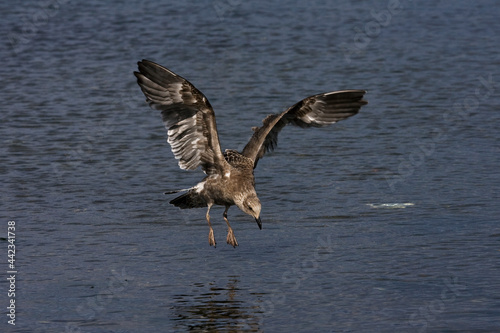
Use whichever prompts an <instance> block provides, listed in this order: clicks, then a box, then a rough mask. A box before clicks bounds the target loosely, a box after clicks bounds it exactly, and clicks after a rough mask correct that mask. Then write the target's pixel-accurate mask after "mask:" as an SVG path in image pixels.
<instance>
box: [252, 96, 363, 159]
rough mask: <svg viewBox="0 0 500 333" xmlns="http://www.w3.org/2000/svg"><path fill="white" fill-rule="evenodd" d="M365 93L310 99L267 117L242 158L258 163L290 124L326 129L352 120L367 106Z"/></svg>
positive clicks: (255, 131)
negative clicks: (350, 118)
mask: <svg viewBox="0 0 500 333" xmlns="http://www.w3.org/2000/svg"><path fill="white" fill-rule="evenodd" d="M365 93H366V91H364V90H343V91H334V92H329V93H324V94H318V95H314V96H310V97H307V98H305V99H303V100H302V101H300V102H298V103H297V104H295V105H294V106H292V107H291V108H289V109H288V110H286V111H284V112H282V113H280V114H272V115H269V116H267V117H266V118H265V119H264V120H263V121H262V123H263V126H262V127H254V128H253V130H254V133H253V136H252V137H251V138H250V141H249V142H248V143H247V145H246V146H245V148H244V149H243V152H242V154H243V155H245V156H246V157H249V158H251V159H252V160H253V161H254V168H255V167H256V166H257V162H258V161H259V158H261V157H262V156H264V154H265V153H266V151H271V150H273V149H274V148H276V145H277V143H278V133H279V132H280V131H281V129H282V128H283V127H285V126H286V125H288V124H293V125H296V126H300V127H323V126H328V125H330V124H333V123H336V122H337V121H340V120H343V119H346V118H349V117H351V116H354V115H355V114H356V113H358V111H359V109H360V108H361V107H362V106H363V105H365V104H367V102H366V101H364V100H363V95H364V94H365Z"/></svg>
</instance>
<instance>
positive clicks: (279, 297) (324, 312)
mask: <svg viewBox="0 0 500 333" xmlns="http://www.w3.org/2000/svg"><path fill="white" fill-rule="evenodd" d="M0 8H1V12H2V14H3V15H2V22H1V23H0V24H1V31H2V36H3V38H2V48H1V49H0V55H1V58H2V67H1V68H2V69H1V70H0V71H1V73H2V74H1V75H2V76H1V77H2V87H1V89H0V97H1V100H2V112H1V113H0V117H1V122H0V131H1V138H2V144H1V146H0V150H1V154H2V155H1V156H2V163H1V164H0V175H1V183H2V186H1V188H0V191H1V192H0V193H1V221H2V222H1V226H0V228H1V230H2V231H1V233H2V234H3V235H4V236H6V235H7V227H8V221H15V222H16V241H15V245H16V261H15V264H16V266H15V268H16V269H17V274H16V285H15V287H16V295H15V301H16V321H15V323H16V325H15V326H12V325H10V324H8V322H7V321H8V320H9V318H8V317H7V316H6V314H7V310H6V307H7V306H8V304H9V301H10V300H11V299H12V297H8V296H7V292H8V289H9V284H8V283H7V280H6V278H7V277H8V274H7V273H6V272H7V270H8V262H7V260H8V258H7V248H8V244H9V243H8V240H7V238H6V237H4V238H2V239H1V240H0V245H1V247H2V252H1V253H4V255H3V256H2V257H3V259H2V260H3V264H2V267H3V268H2V273H1V275H2V277H1V278H0V281H1V283H0V288H1V291H0V293H1V294H2V297H1V298H0V300H1V304H0V306H1V307H2V308H3V309H4V310H3V313H4V315H2V319H1V323H0V325H1V327H2V329H1V330H2V331H6V330H9V331H16V332H185V331H194V332H216V331H218V332H245V331H248V332H291V331H298V332H494V331H500V282H499V281H500V227H499V222H500V221H499V216H500V209H499V208H498V207H499V205H498V203H499V199H500V195H499V190H500V172H499V170H500V169H499V164H500V163H499V162H500V160H499V156H500V154H499V153H500V125H499V123H500V122H499V121H500V112H499V111H500V84H499V82H500V71H499V68H500V53H499V52H498V46H499V45H500V37H499V34H498V31H500V23H499V21H498V17H499V16H500V9H499V7H498V5H497V3H496V2H495V1H480V2H477V3H473V2H469V1H455V2H453V3H451V2H445V1H409V0H406V1H403V0H400V1H399V2H398V1H392V0H391V1H352V2H351V1H337V2H335V3H333V2H331V3H328V4H324V3H323V2H320V1H302V2H301V1H290V2H287V3H272V2H269V1H253V2H243V1H229V0H215V1H203V2H201V1H198V2H160V1H154V2H144V1H129V2H126V3H125V4H124V3H122V2H119V1H108V2H98V1H87V2H77V1H63V0H60V1H56V0H54V1H23V2H20V3H9V4H1V5H0ZM143 58H147V59H151V60H153V61H157V62H159V63H161V64H163V65H165V66H167V67H169V68H170V69H172V70H173V71H175V72H177V73H179V74H180V75H182V76H184V77H186V78H188V79H189V80H190V81H191V82H192V83H193V84H195V85H196V86H197V87H198V88H199V89H200V90H201V91H203V92H204V94H205V95H206V96H207V97H208V98H209V100H210V102H211V104H212V105H213V106H214V109H215V111H216V115H217V122H218V128H219V134H220V138H221V144H222V148H223V149H225V148H236V149H241V148H242V147H243V146H244V144H245V143H246V141H247V139H248V138H249V137H250V135H251V130H250V127H252V126H256V125H259V124H260V121H261V119H263V118H264V117H265V116H266V115H267V114H269V113H273V112H280V111H281V110H284V109H285V108H287V107H288V106H290V105H292V104H293V103H295V102H297V101H299V100H300V99H302V98H304V97H306V96H309V95H311V94H315V93H319V92H324V91H331V90H340V89H366V90H368V94H367V95H366V99H367V100H368V101H369V104H368V105H367V106H366V107H364V108H363V109H362V110H361V112H360V113H359V114H358V115H356V116H355V117H353V118H350V119H348V120H347V121H344V122H341V123H338V124H336V125H334V126H333V127H330V128H325V129H314V130H303V129H300V128H286V129H284V130H283V131H282V132H281V134H280V137H279V147H278V149H277V150H276V151H275V152H274V153H271V154H268V155H266V156H265V158H264V159H262V160H261V161H260V162H259V166H258V168H257V169H256V171H255V175H256V180H257V192H258V193H259V196H260V199H261V201H262V203H263V209H262V220H263V223H264V228H263V230H259V229H258V228H257V226H256V225H255V222H254V221H253V220H252V219H251V218H249V217H248V216H246V215H245V214H243V213H241V212H240V211H239V210H238V209H237V208H234V207H233V208H232V209H230V211H229V218H230V221H232V225H233V228H234V231H235V235H236V237H237V239H238V242H239V244H240V246H239V247H238V248H236V249H233V248H232V247H230V246H229V245H226V244H224V237H225V233H226V230H225V224H224V222H223V219H222V212H223V210H222V209H221V208H214V209H213V210H212V217H213V222H214V229H215V236H216V239H218V241H219V245H218V247H217V248H216V249H214V248H211V247H209V246H208V241H207V234H208V228H207V225H206V221H205V219H204V214H205V210H204V209H196V210H189V211H181V210H178V209H177V208H175V207H173V206H171V205H169V204H168V200H169V198H168V197H166V196H164V195H163V194H162V193H163V192H164V191H165V190H168V189H176V188H185V187H189V186H192V185H194V184H195V183H196V182H197V181H199V180H200V179H201V178H202V177H203V174H202V173H201V172H185V171H182V170H180V169H178V166H177V163H176V161H175V160H174V158H173V156H172V154H171V152H170V150H169V147H168V145H167V143H166V140H165V131H164V129H163V126H162V123H161V120H160V116H159V115H158V114H157V113H156V112H155V111H153V110H150V109H149V108H148V107H147V105H146V103H145V102H144V97H143V95H142V93H141V92H140V89H139V88H138V86H137V85H136V83H135V78H134V76H133V75H132V71H134V70H135V69H136V62H137V61H138V60H140V59H143Z"/></svg>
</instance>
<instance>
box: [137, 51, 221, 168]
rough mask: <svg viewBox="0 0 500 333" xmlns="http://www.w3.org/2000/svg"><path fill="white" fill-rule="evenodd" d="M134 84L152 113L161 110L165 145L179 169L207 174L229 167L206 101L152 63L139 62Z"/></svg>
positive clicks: (210, 108)
mask: <svg viewBox="0 0 500 333" xmlns="http://www.w3.org/2000/svg"><path fill="white" fill-rule="evenodd" d="M138 66H139V72H134V75H135V76H136V77H137V83H138V84H139V86H140V87H141V90H142V92H143V93H144V95H146V101H147V102H148V103H149V106H151V107H152V108H153V109H156V110H160V111H161V115H162V118H163V123H164V124H165V127H166V129H167V133H168V143H169V144H170V146H171V148H172V152H173V153H174V156H175V158H176V159H178V160H179V166H180V167H181V169H186V170H194V169H196V168H197V167H198V166H201V168H202V170H203V171H204V172H205V173H206V174H213V173H216V172H223V170H224V169H225V168H227V167H229V165H228V164H227V162H226V161H225V159H224V156H223V155H222V152H221V149H220V143H219V137H218V135H217V127H216V124H215V113H214V110H213V109H212V106H211V105H210V103H209V102H208V100H207V98H206V97H205V96H204V95H203V94H202V93H201V92H200V91H199V90H198V89H196V88H195V87H194V86H193V85H192V84H191V83H189V82H188V81H187V80H186V79H184V78H183V77H181V76H179V75H177V74H175V73H173V72H171V71H170V70H168V69H167V68H165V67H163V66H160V65H158V64H156V63H154V62H152V61H148V60H142V61H140V62H138Z"/></svg>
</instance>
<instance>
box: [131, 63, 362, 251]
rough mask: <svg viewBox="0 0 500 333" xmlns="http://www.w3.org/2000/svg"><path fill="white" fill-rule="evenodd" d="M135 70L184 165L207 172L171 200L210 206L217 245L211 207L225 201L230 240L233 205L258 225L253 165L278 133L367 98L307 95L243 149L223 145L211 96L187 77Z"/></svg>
mask: <svg viewBox="0 0 500 333" xmlns="http://www.w3.org/2000/svg"><path fill="white" fill-rule="evenodd" d="M138 66H139V72H134V75H135V76H136V77H137V83H138V84H139V86H140V87H141V90H142V92H143V93H144V95H145V96H146V101H147V102H148V103H149V106H150V107H152V108H153V109H156V110H160V111H161V115H162V119H163V123H164V125H165V127H166V129H167V135H168V140H167V141H168V143H169V144H170V146H171V148H172V152H173V154H174V156H175V158H176V159H178V160H179V166H180V168H181V169H185V170H194V169H196V168H198V167H201V169H202V170H203V172H204V173H205V174H206V177H205V178H204V179H203V180H202V181H201V182H200V183H198V184H197V185H195V186H193V187H191V188H188V189H184V190H178V191H172V192H167V193H166V194H169V193H177V192H185V193H183V194H182V195H180V196H178V197H177V198H175V199H173V200H172V201H170V203H171V204H173V205H174V206H177V207H180V208H181V209H186V208H198V207H208V209H207V213H206V219H207V222H208V227H209V234H208V242H209V244H210V245H213V246H214V247H215V237H214V231H213V229H212V224H211V223H210V214H209V213H210V208H211V207H212V206H213V205H221V206H225V208H226V209H225V210H224V214H223V216H224V221H225V222H226V224H227V228H228V233H227V238H226V241H227V243H228V244H230V245H232V246H233V247H236V246H237V245H238V242H237V241H236V237H235V236H234V233H233V229H232V228H231V225H230V224H229V221H228V219H227V211H228V209H229V207H230V206H232V205H236V206H238V208H239V209H241V210H242V211H243V212H245V213H246V214H248V215H250V216H252V217H254V218H255V221H257V224H258V226H259V228H260V229H262V222H261V219H260V211H261V204H260V201H259V198H258V197H257V193H256V192H255V180H254V174H253V169H254V168H255V167H256V166H257V162H258V161H259V159H260V158H261V157H262V156H264V154H265V153H266V152H267V151H271V150H273V149H274V148H275V147H276V144H277V140H278V133H279V132H280V131H281V129H283V127H285V126H286V125H288V124H293V125H296V126H300V127H304V128H308V127H323V126H327V125H330V124H333V123H336V122H337V121H340V120H343V119H346V118H348V117H351V116H354V115H355V114H356V113H358V111H359V109H360V108H361V107H362V106H363V105H365V104H366V103H367V102H366V101H364V100H363V95H364V94H365V93H366V91H364V90H342V91H333V92H327V93H323V94H318V95H314V96H310V97H307V98H305V99H303V100H302V101H300V102H298V103H296V104H295V105H293V106H292V107H290V108H289V109H287V110H285V111H283V112H282V113H279V114H271V115H269V116H267V117H266V118H265V119H264V120H263V121H262V123H263V125H262V126H261V127H254V128H252V130H253V131H254V133H253V135H252V137H251V138H250V141H249V142H248V143H247V145H246V146H245V148H243V150H242V151H241V152H238V151H236V150H232V149H226V150H225V152H224V153H223V152H222V151H221V148H220V143H219V137H218V133H217V127H216V124H215V113H214V110H213V109H212V106H211V105H210V103H209V102H208V99H207V98H206V97H205V95H203V94H202V93H201V92H200V91H199V90H198V89H196V88H195V87H194V86H193V85H192V84H191V83H189V81H187V80H186V79H184V78H183V77H181V76H179V75H177V74H175V73H174V72H172V71H170V70H169V69H167V68H165V67H163V66H160V65H158V64H156V63H154V62H152V61H149V60H142V61H140V62H138Z"/></svg>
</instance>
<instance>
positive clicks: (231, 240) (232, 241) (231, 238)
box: [224, 206, 238, 247]
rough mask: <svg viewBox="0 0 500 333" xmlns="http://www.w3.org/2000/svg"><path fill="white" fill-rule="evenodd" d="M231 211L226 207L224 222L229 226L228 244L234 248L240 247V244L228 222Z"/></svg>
mask: <svg viewBox="0 0 500 333" xmlns="http://www.w3.org/2000/svg"><path fill="white" fill-rule="evenodd" d="M228 209H229V206H226V210H225V211H224V221H226V224H227V239H226V240H227V243H228V244H230V245H232V246H233V247H236V246H238V242H237V241H236V237H234V233H233V229H232V228H231V225H230V224H229V221H228V220H227V211H228Z"/></svg>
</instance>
